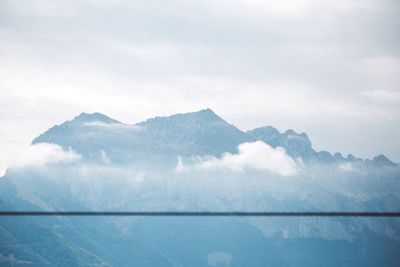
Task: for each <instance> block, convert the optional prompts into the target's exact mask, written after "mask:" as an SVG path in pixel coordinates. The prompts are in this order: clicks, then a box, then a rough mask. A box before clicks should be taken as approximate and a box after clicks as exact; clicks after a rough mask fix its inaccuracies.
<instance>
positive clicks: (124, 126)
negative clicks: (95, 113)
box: [85, 121, 140, 130]
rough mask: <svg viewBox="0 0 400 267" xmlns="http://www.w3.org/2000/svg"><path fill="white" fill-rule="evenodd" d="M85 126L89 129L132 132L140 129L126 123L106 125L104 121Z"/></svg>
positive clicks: (87, 123) (88, 123)
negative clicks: (128, 130)
mask: <svg viewBox="0 0 400 267" xmlns="http://www.w3.org/2000/svg"><path fill="white" fill-rule="evenodd" d="M85 126H89V127H100V128H104V129H114V130H115V129H131V130H139V129H140V127H139V126H136V125H129V124H125V123H105V122H102V121H92V122H86V123H85Z"/></svg>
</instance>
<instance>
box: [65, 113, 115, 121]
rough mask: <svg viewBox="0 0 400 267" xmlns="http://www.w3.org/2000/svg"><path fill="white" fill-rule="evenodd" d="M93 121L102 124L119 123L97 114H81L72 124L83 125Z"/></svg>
mask: <svg viewBox="0 0 400 267" xmlns="http://www.w3.org/2000/svg"><path fill="white" fill-rule="evenodd" d="M94 121H100V122H104V123H118V122H119V121H117V120H114V119H112V118H110V117H108V116H106V115H104V114H101V113H99V112H95V113H86V112H82V113H81V114H79V115H78V116H76V117H75V118H74V119H73V120H72V122H78V123H85V122H94Z"/></svg>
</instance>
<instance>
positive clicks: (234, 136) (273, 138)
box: [32, 109, 397, 167]
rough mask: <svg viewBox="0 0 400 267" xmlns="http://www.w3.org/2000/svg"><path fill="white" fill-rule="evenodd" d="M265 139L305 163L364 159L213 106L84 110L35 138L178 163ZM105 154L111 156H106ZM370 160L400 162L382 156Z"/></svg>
mask: <svg viewBox="0 0 400 267" xmlns="http://www.w3.org/2000/svg"><path fill="white" fill-rule="evenodd" d="M256 140H261V141H263V142H265V143H267V144H269V145H271V146H272V147H283V148H284V149H285V150H286V152H287V153H288V154H289V155H290V156H291V157H293V158H301V159H302V160H303V161H304V162H305V163H340V162H362V161H363V160H362V159H359V158H355V157H354V156H353V155H349V156H348V157H347V158H344V157H343V156H342V155H341V154H340V153H335V154H334V155H332V154H331V153H329V152H327V151H320V152H317V151H315V150H314V149H313V148H312V145H311V141H310V139H309V138H308V136H307V134H306V133H301V134H299V133H296V132H295V131H293V130H291V129H289V130H287V131H285V132H283V133H280V132H279V131H278V130H277V129H275V128H273V127H271V126H266V127H261V128H256V129H254V130H250V131H247V132H243V131H241V130H239V129H238V128H236V127H235V126H233V125H232V124H229V123H227V122H226V121H225V120H223V119H222V118H221V117H219V116H218V115H217V114H215V113H214V112H213V111H212V110H210V109H204V110H200V111H197V112H191V113H185V114H176V115H172V116H167V117H156V118H152V119H148V120H146V121H144V122H140V123H137V124H135V125H129V124H124V123H121V122H119V121H117V120H114V119H111V118H109V117H107V116H105V115H103V114H100V113H93V114H87V113H82V114H80V115H79V116H77V117H76V118H74V119H73V120H71V121H67V122H64V123H62V124H60V125H57V126H54V127H52V128H50V129H49V130H48V131H46V132H45V133H43V134H41V135H40V136H38V137H37V138H35V139H34V140H33V142H32V143H33V144H36V143H41V142H47V143H54V144H59V145H61V146H63V147H64V148H73V149H74V150H76V151H77V152H79V153H80V154H82V155H84V158H85V159H88V160H93V161H99V160H101V159H104V155H106V156H107V157H108V159H109V160H111V162H113V163H124V162H125V163H127V162H132V161H148V160H159V161H165V162H172V161H173V160H175V159H176V156H178V155H180V156H191V155H215V156H219V155H221V154H222V153H224V152H231V153H233V152H236V147H237V145H239V144H240V143H243V142H249V141H256ZM104 153H105V154H104ZM367 163H369V164H372V165H374V166H394V167H395V166H397V164H395V163H393V162H392V161H390V160H389V159H387V158H386V157H385V156H383V155H380V156H377V157H376V158H374V159H373V160H371V161H367Z"/></svg>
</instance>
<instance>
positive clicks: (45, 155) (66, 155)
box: [9, 143, 81, 168]
mask: <svg viewBox="0 0 400 267" xmlns="http://www.w3.org/2000/svg"><path fill="white" fill-rule="evenodd" d="M80 158H81V155H80V154H77V153H76V152H75V151H73V150H72V149H67V150H66V149H63V148H62V147H61V146H59V145H55V144H48V143H39V144H34V145H31V146H29V147H27V148H26V149H24V150H22V151H19V153H17V155H16V156H15V157H14V159H12V160H11V161H10V164H9V166H10V167H11V168H25V167H43V166H46V165H48V164H56V163H68V162H73V161H76V160H79V159H80Z"/></svg>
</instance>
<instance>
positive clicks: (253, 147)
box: [175, 141, 299, 176]
mask: <svg viewBox="0 0 400 267" xmlns="http://www.w3.org/2000/svg"><path fill="white" fill-rule="evenodd" d="M194 161H195V163H194V164H189V165H185V164H184V163H183V161H182V158H180V157H178V163H177V166H176V168H175V171H177V172H185V171H189V170H228V171H238V172H242V171H244V170H261V171H269V172H271V173H274V174H278V175H282V176H291V175H295V174H297V172H298V168H299V166H298V163H297V162H296V161H295V160H293V159H292V158H291V157H290V156H288V155H287V154H286V151H285V150H284V149H283V148H281V147H277V148H273V147H271V146H269V145H268V144H266V143H264V142H262V141H256V142H246V143H242V144H240V145H239V146H238V153H237V154H231V153H224V154H223V155H222V156H221V157H220V158H217V157H213V156H208V157H195V158H194Z"/></svg>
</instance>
